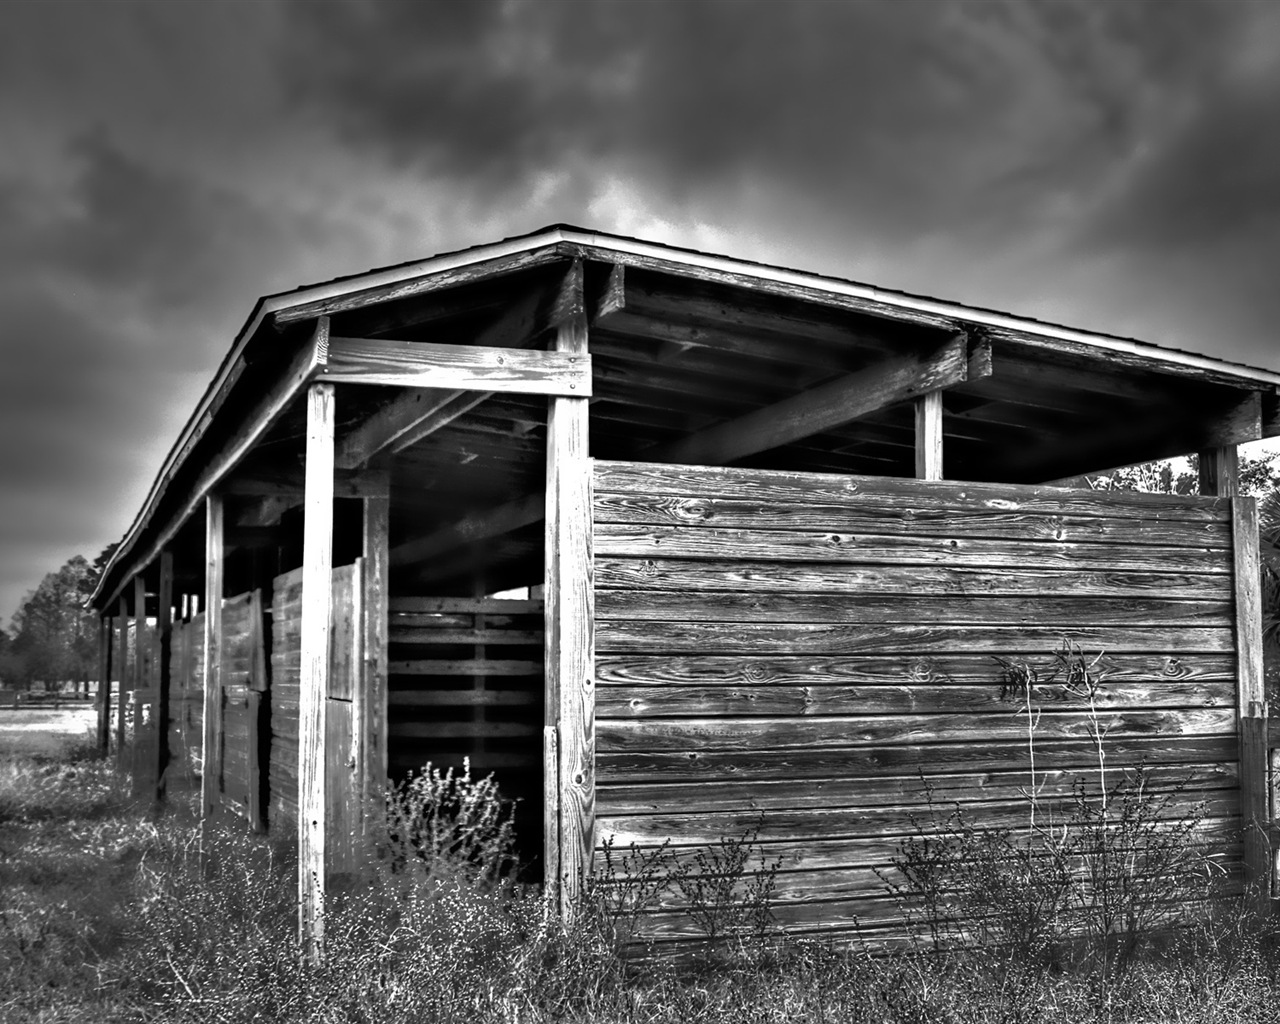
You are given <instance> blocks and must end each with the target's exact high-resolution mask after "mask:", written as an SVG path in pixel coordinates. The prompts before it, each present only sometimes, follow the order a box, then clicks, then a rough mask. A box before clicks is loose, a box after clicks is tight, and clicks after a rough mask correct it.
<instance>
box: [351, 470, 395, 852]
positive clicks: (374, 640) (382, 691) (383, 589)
mask: <svg viewBox="0 0 1280 1024" xmlns="http://www.w3.org/2000/svg"><path fill="white" fill-rule="evenodd" d="M389 477H390V474H389V473H388V482H389ZM388 494H389V492H386V493H385V494H384V495H382V496H379V497H372V498H364V499H363V509H364V539H363V544H362V548H361V557H362V559H363V560H364V579H363V584H364V602H363V603H364V644H363V647H364V679H363V680H362V684H363V685H362V686H361V687H359V688H358V689H357V691H356V692H357V693H359V694H360V695H361V704H362V706H361V707H360V708H359V709H358V711H359V713H358V714H357V716H356V717H357V721H356V727H357V728H358V729H361V730H363V736H364V756H365V763H364V771H363V775H364V784H363V793H362V794H361V799H362V802H363V805H364V813H363V828H364V832H365V839H366V841H368V839H369V837H370V826H371V825H372V824H373V823H374V822H372V821H371V820H370V818H371V816H376V815H380V814H381V812H382V798H383V794H384V791H385V789H386V783H387V596H388V590H387V572H388V567H389V565H390V555H389V550H390V547H389V543H388V537H389V535H390V520H391V499H390V497H389V496H387V495H388Z"/></svg>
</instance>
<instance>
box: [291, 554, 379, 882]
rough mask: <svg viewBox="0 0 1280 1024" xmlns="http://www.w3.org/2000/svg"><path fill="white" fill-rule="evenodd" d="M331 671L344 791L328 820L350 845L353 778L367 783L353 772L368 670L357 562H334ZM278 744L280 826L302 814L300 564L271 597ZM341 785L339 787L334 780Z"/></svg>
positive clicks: (334, 834) (337, 774)
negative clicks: (358, 699) (362, 679)
mask: <svg viewBox="0 0 1280 1024" xmlns="http://www.w3.org/2000/svg"><path fill="white" fill-rule="evenodd" d="M330 579H331V581H332V582H331V586H332V600H331V602H330V612H329V614H330V632H329V639H330V644H329V648H330V649H329V674H328V683H327V687H326V693H325V695H324V702H325V703H324V713H325V722H326V728H327V729H328V730H329V734H328V739H329V740H330V743H328V744H326V746H332V747H333V749H334V750H335V751H337V750H342V751H345V752H346V756H343V757H338V756H337V755H336V754H335V756H334V757H333V758H332V759H331V761H330V765H329V775H328V781H329V788H330V789H331V790H333V791H335V792H342V793H343V794H344V796H343V799H342V800H341V801H340V804H341V807H335V808H331V810H332V811H337V812H338V813H337V815H336V817H334V818H333V819H332V820H329V821H327V822H326V829H327V834H328V836H329V838H330V839H332V840H333V842H332V843H330V846H331V848H333V849H339V848H342V849H345V848H346V846H345V845H342V844H339V846H335V845H334V844H335V843H337V841H338V838H339V836H347V835H349V834H350V833H351V832H352V831H353V830H355V829H357V828H358V827H359V821H358V818H359V810H360V808H359V805H358V797H357V795H356V791H355V789H353V788H352V787H353V786H357V785H362V784H363V775H362V774H361V773H356V774H355V775H352V774H351V772H353V771H354V770H355V766H353V765H352V764H351V759H352V757H355V758H357V760H360V754H361V751H360V749H359V738H358V737H355V736H354V735H353V733H352V722H353V716H352V712H351V708H350V705H351V702H352V693H353V690H354V687H355V685H356V682H357V680H358V677H359V675H360V673H361V671H362V665H361V662H362V659H363V635H362V632H361V623H362V621H363V610H362V608H363V605H362V576H361V573H360V570H359V568H358V566H357V565H345V566H340V567H338V568H336V569H333V570H332V572H331V575H330ZM271 630H272V644H271V684H270V694H269V702H270V728H271V744H270V757H269V762H268V791H269V797H268V800H267V803H268V827H269V828H270V829H271V830H272V831H273V832H280V834H281V835H284V834H286V832H287V830H285V831H283V832H282V831H280V829H281V827H282V826H283V825H284V823H288V824H290V825H293V824H296V823H297V820H298V686H299V672H300V670H301V664H302V662H301V658H302V570H301V569H300V568H299V569H294V570H293V571H291V572H286V573H284V574H283V575H280V576H277V577H276V578H275V581H274V583H273V585H272V602H271ZM335 786H336V787H337V789H334V787H335ZM351 867H352V865H351V864H349V863H348V862H347V861H346V860H342V859H340V860H338V861H337V862H335V866H334V870H339V871H345V870H350V869H351Z"/></svg>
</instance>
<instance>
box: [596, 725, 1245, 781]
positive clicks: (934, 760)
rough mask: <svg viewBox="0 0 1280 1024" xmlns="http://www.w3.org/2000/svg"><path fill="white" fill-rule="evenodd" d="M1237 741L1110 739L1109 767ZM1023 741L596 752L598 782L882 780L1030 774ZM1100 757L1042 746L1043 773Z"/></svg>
mask: <svg viewBox="0 0 1280 1024" xmlns="http://www.w3.org/2000/svg"><path fill="white" fill-rule="evenodd" d="M1239 754H1240V743H1239V740H1238V739H1237V738H1236V737H1235V736H1234V735H1232V736H1217V735H1215V736H1192V737H1185V736H1172V737H1167V736H1134V737H1118V738H1115V739H1112V738H1111V737H1108V742H1107V757H1108V764H1110V765H1113V766H1116V767H1120V766H1133V765H1137V764H1139V763H1141V762H1142V760H1143V759H1144V758H1145V759H1146V760H1148V761H1149V762H1150V763H1153V764H1175V765H1176V764H1194V765H1203V764H1210V763H1217V762H1222V761H1236V760H1238V759H1239ZM1026 764H1027V746H1026V741H1025V738H1024V739H1023V740H1022V741H1021V742H1013V743H995V742H992V743H982V744H978V743H969V742H957V743H926V744H904V745H898V746H886V747H874V746H867V747H852V746H851V747H826V748H817V749H813V750H806V749H803V748H800V749H789V750H751V749H743V750H723V751H703V750H682V751H635V752H632V751H613V750H610V749H609V748H607V747H605V746H601V747H600V749H599V751H598V752H597V754H596V772H597V775H598V779H599V783H600V785H602V786H603V785H605V784H606V783H607V784H610V785H612V784H614V783H624V782H625V783H632V782H710V781H722V780H726V779H744V780H745V779H752V780H755V779H761V780H763V779H779V778H784V779H785V778H790V779H796V780H799V779H814V778H821V779H829V778H833V777H839V776H854V775H856V776H864V777H875V778H878V777H881V776H885V775H894V776H898V775H903V774H910V773H913V772H917V771H937V770H938V767H939V766H940V765H946V766H947V767H948V770H949V771H953V772H967V771H983V772H989V771H1006V770H1011V769H1025V768H1026ZM1096 765H1097V759H1096V757H1094V756H1093V754H1092V752H1091V751H1090V750H1089V749H1087V748H1086V747H1084V746H1082V745H1081V743H1080V742H1079V741H1078V740H1074V739H1073V740H1055V741H1045V742H1043V743H1040V744H1037V746H1036V768H1037V770H1057V769H1064V770H1069V771H1077V772H1089V771H1092V770H1093V769H1094V768H1095V767H1096Z"/></svg>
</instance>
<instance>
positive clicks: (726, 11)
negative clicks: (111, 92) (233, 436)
mask: <svg viewBox="0 0 1280 1024" xmlns="http://www.w3.org/2000/svg"><path fill="white" fill-rule="evenodd" d="M295 10H296V12H297V14H298V16H299V17H300V19H301V20H302V21H303V22H304V24H305V26H306V31H304V32H302V33H300V34H297V35H291V36H290V37H289V38H290V39H291V40H292V41H293V43H294V46H293V47H292V48H291V49H290V51H289V52H290V54H291V55H292V57H293V59H292V60H291V61H290V62H289V63H288V64H287V69H288V70H289V72H290V73H291V75H292V77H293V80H294V82H295V84H296V86H297V88H298V89H299V91H300V92H301V93H302V94H303V95H305V96H307V97H309V98H311V99H312V100H315V101H317V102H319V103H320V104H322V105H323V106H324V107H325V108H326V109H327V111H328V112H329V113H330V114H331V115H332V116H333V117H334V118H335V120H336V121H337V123H338V124H339V125H340V126H341V128H342V129H343V130H344V131H345V132H347V133H348V135H349V136H350V137H351V138H352V139H353V140H358V141H359V142H361V143H363V144H370V143H372V144H374V145H376V146H378V147H380V148H381V149H383V150H384V151H386V152H388V153H390V154H392V155H393V156H394V157H395V158H397V159H399V160H402V161H409V162H415V163H417V164H419V165H420V166H423V167H424V168H427V169H429V170H430V171H432V172H438V173H445V174H452V175H456V176H459V177H462V176H467V177H470V178H471V179H472V180H477V179H478V180H480V181H483V182H485V183H486V184H489V185H491V186H493V187H503V186H507V185H510V184H512V183H513V182H514V181H516V180H518V179H520V178H521V177H523V176H526V175H528V174H531V173H534V172H537V171H539V170H541V169H544V168H546V167H549V166H556V167H561V168H564V167H569V168H572V167H573V166H574V165H575V163H577V162H580V161H583V160H606V161H614V162H616V163H617V165H619V166H621V167H624V168H630V169H633V170H635V171H636V172H638V173H641V174H642V175H643V176H644V178H645V180H646V183H647V184H649V185H650V186H651V187H653V188H658V189H661V190H663V191H664V192H665V193H667V194H669V195H672V196H675V197H678V198H686V197H688V196H690V195H691V194H694V193H698V192H701V191H704V190H706V189H707V188H709V187H714V186H716V185H719V184H722V183H724V182H725V181H726V180H728V181H732V180H733V179H734V178H735V177H737V176H739V175H742V174H750V175H753V176H765V177H768V178H771V179H773V180H774V181H775V183H776V184H778V185H781V186H783V187H784V188H786V189H788V190H791V191H797V192H808V191H811V190H818V192H820V194H821V196H822V198H823V199H824V200H825V201H826V202H828V203H829V204H830V206H831V207H832V208H833V211H834V212H836V213H837V214H838V213H842V212H844V213H849V212H855V211H856V213H857V215H858V216H859V217H860V218H861V217H866V216H871V217H872V218H874V219H875V220H876V221H877V222H878V223H882V224H888V225H890V226H892V228H893V230H894V231H896V232H909V231H912V230H917V229H919V228H921V227H927V226H928V225H930V224H933V223H936V221H937V219H938V218H939V217H950V216H954V215H955V214H956V213H957V212H960V211H967V212H969V213H970V214H971V213H972V212H973V211H974V204H975V203H976V204H977V205H978V206H979V207H980V208H982V209H983V211H984V212H985V213H987V214H995V213H996V212H1000V213H1001V214H1002V215H1003V216H1005V217H1007V216H1009V215H1010V213H1012V212H1016V211H1010V210H1009V207H1010V206H1011V205H1017V204H1021V203H1027V202H1030V201H1032V199H1033V196H1034V195H1036V194H1038V192H1039V190H1040V189H1042V188H1043V187H1044V186H1045V185H1046V184H1048V185H1050V186H1051V187H1052V186H1053V185H1054V184H1061V185H1062V186H1064V187H1071V186H1072V184H1073V183H1074V182H1075V181H1077V180H1078V179H1079V176H1080V172H1081V169H1082V164H1083V165H1085V168H1086V169H1087V168H1088V166H1089V165H1095V166H1096V165H1099V164H1101V163H1105V162H1106V161H1107V160H1110V159H1114V158H1116V157H1117V156H1119V155H1122V154H1123V152H1124V151H1125V149H1126V148H1127V147H1128V146H1129V145H1131V144H1132V141H1133V137H1134V135H1135V132H1136V131H1137V125H1136V124H1135V123H1134V122H1135V117H1134V114H1135V111H1134V110H1133V109H1132V108H1133V106H1134V96H1133V94H1134V93H1135V92H1136V91H1138V90H1139V89H1141V88H1143V87H1145V86H1147V85H1148V84H1149V83H1151V82H1152V81H1155V82H1159V81H1160V80H1161V79H1163V78H1169V77H1180V76H1181V77H1195V76H1198V75H1200V74H1203V73H1204V72H1203V70H1202V68H1201V65H1202V64H1203V63H1204V60H1205V57H1204V54H1206V53H1212V52H1213V51H1214V49H1215V47H1216V46H1218V45H1219V39H1220V37H1222V36H1223V35H1224V32H1223V29H1222V24H1221V22H1222V19H1221V18H1220V17H1215V15H1214V12H1213V11H1212V10H1211V9H1210V8H1209V7H1208V6H1205V5H1199V4H1180V5H1178V7H1177V8H1176V9H1174V10H1169V9H1165V10H1162V11H1159V12H1156V11H1155V10H1154V9H1153V8H1151V7H1150V6H1147V5H1118V4H1105V5H1101V4H1099V5H1081V4H1078V3H1072V4H1046V5H1037V6H1034V7H1027V6H1024V5H1020V4H1017V5H1006V4H995V3H991V4H971V5H957V4H946V3H930V4H911V3H856V4H855V3H848V4H834V3H790V4H781V3H779V4H772V3H760V4H743V3H734V2H705V3H697V4H689V3H667V2H659V0H655V2H648V3H643V4H638V3H618V2H601V3H594V4H568V3H565V4H536V5H535V4H528V3H475V4H466V5H462V4H453V3H421V2H416V0H406V2H396V3H379V4H376V5H373V4H368V3H364V2H360V0H354V2H342V3H326V4H315V5H311V4H308V5H303V6H301V7H299V8H296V9H295ZM1157 14H1158V15H1159V16H1158V17H1157V16H1156V15H1157ZM1102 44H1105V45H1102ZM316 53H324V54H325V59H323V60H317V59H315V54H316ZM1024 183H1025V184H1026V185H1027V186H1034V188H1032V187H1021V186H1022V185H1023V184H1024ZM859 193H861V194H859Z"/></svg>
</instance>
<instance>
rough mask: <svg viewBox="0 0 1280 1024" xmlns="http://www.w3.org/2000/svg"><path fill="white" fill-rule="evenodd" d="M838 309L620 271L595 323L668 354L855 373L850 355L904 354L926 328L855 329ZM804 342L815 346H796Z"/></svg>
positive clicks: (888, 324) (885, 324) (617, 267)
mask: <svg viewBox="0 0 1280 1024" xmlns="http://www.w3.org/2000/svg"><path fill="white" fill-rule="evenodd" d="M842 319H843V320H844V321H850V320H851V318H850V317H849V315H848V314H845V313H842V312H840V311H838V310H832V309H830V308H826V309H817V310H815V309H813V308H810V309H803V308H801V307H800V306H799V305H798V304H791V303H788V304H785V305H784V306H782V307H781V308H779V307H778V305H777V303H776V302H774V303H762V302H761V301H760V299H759V297H757V296H755V295H753V294H748V295H742V296H738V297H736V298H734V299H733V300H732V301H730V300H729V299H727V298H726V299H717V298H714V297H712V296H708V295H705V294H700V293H698V292H695V291H688V292H681V291H680V290H679V288H678V287H677V285H676V282H674V281H672V280H670V279H664V278H663V277H659V276H657V275H654V274H646V273H645V272H644V271H628V269H627V268H626V267H625V266H623V265H621V264H614V265H613V267H612V269H611V270H610V273H609V279H608V283H607V286H606V288H605V292H604V294H603V296H602V297H601V301H600V302H599V303H598V304H597V306H596V308H595V309H594V310H593V311H592V319H591V323H592V326H593V327H599V328H601V329H603V330H606V331H610V332H612V333H616V334H620V335H624V336H628V337H641V338H653V339H655V340H657V341H661V342H663V343H664V344H665V346H666V350H667V351H672V352H674V351H677V350H683V349H688V348H707V349H713V350H717V351H721V352H731V353H734V354H735V355H744V356H750V357H755V358H760V359H770V360H774V361H783V362H786V363H787V364H788V365H792V366H794V365H795V364H797V363H799V364H802V365H806V366H818V367H824V368H830V369H831V370H833V371H838V370H841V369H849V367H848V366H847V365H844V364H845V363H846V362H847V359H848V356H849V355H850V354H851V353H855V354H856V353H859V352H862V353H865V352H867V351H868V350H870V351H874V352H881V353H892V352H896V351H899V350H900V349H901V347H902V344H903V341H904V339H905V338H907V337H912V336H914V337H919V336H920V329H919V328H918V327H914V326H904V325H902V324H900V323H898V322H894V321H889V320H882V321H879V326H880V329H879V330H872V329H869V327H867V326H864V325H863V324H866V325H874V324H876V321H871V320H867V321H864V322H863V324H854V323H852V322H842ZM797 340H803V341H805V342H807V343H809V344H804V345H797V344H796V341H797Z"/></svg>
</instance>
